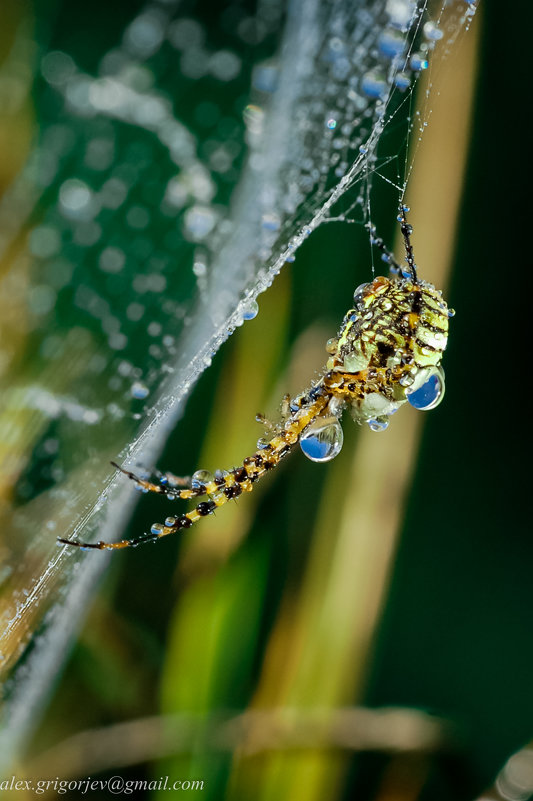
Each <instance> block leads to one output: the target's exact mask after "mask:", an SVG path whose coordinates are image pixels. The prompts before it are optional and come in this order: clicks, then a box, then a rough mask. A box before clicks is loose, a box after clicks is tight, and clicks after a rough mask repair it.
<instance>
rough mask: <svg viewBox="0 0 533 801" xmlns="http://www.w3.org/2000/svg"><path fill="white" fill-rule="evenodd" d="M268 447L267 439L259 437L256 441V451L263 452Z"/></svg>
mask: <svg viewBox="0 0 533 801" xmlns="http://www.w3.org/2000/svg"><path fill="white" fill-rule="evenodd" d="M267 446H268V439H266V438H265V437H259V439H258V440H257V449H258V450H259V451H263V450H264V449H265V448H266V447H267Z"/></svg>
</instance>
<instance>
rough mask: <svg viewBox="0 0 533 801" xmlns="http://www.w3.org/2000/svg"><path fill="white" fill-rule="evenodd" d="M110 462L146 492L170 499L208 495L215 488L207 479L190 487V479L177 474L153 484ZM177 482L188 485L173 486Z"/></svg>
mask: <svg viewBox="0 0 533 801" xmlns="http://www.w3.org/2000/svg"><path fill="white" fill-rule="evenodd" d="M111 464H112V465H113V467H115V468H116V469H117V470H120V472H121V473H123V474H124V475H125V476H127V477H128V478H129V479H131V480H132V481H135V483H136V484H137V486H139V487H142V489H143V490H145V491H146V492H156V493H158V494H159V495H166V496H167V497H168V498H169V499H170V500H176V499H177V498H184V499H185V500H189V499H190V498H198V497H200V496H201V495H209V494H210V493H211V492H214V491H215V490H216V484H215V483H214V482H213V481H209V482H207V483H205V484H201V483H198V484H197V485H195V486H194V487H191V486H190V479H187V478H179V477H178V476H172V481H171V482H169V484H154V483H153V482H152V481H147V480H146V479H144V478H141V477H140V476H137V475H136V474H135V473H132V472H131V470H126V469H125V468H124V467H121V466H120V465H119V464H117V463H116V462H111ZM178 482H179V483H184V484H187V485H189V486H187V487H186V489H178V488H177V486H175V485H176V484H177V483H178Z"/></svg>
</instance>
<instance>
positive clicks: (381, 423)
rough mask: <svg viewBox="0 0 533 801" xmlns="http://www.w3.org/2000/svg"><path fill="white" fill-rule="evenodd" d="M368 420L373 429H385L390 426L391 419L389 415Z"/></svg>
mask: <svg viewBox="0 0 533 801" xmlns="http://www.w3.org/2000/svg"><path fill="white" fill-rule="evenodd" d="M367 422H368V426H369V428H370V430H371V431H385V430H386V429H387V428H388V427H389V423H390V420H389V419H388V417H373V418H372V420H368V421H367Z"/></svg>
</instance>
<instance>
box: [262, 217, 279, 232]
mask: <svg viewBox="0 0 533 801" xmlns="http://www.w3.org/2000/svg"><path fill="white" fill-rule="evenodd" d="M261 226H262V228H264V229H265V231H279V229H280V226H281V219H280V217H279V216H278V215H277V214H274V213H272V212H270V213H268V214H263V216H262V217H261Z"/></svg>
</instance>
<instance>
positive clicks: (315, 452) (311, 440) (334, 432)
mask: <svg viewBox="0 0 533 801" xmlns="http://www.w3.org/2000/svg"><path fill="white" fill-rule="evenodd" d="M343 441H344V435H343V433H342V428H341V425H340V423H339V421H338V420H337V418H336V417H324V418H321V419H319V420H316V421H315V422H314V423H311V425H309V426H308V427H307V428H306V430H305V431H304V433H303V434H302V436H301V437H300V448H301V449H302V451H303V452H304V453H305V455H306V456H307V458H308V459H311V461H312V462H329V461H330V460H331V459H334V458H335V456H337V454H339V453H340V451H341V448H342V443H343Z"/></svg>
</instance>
